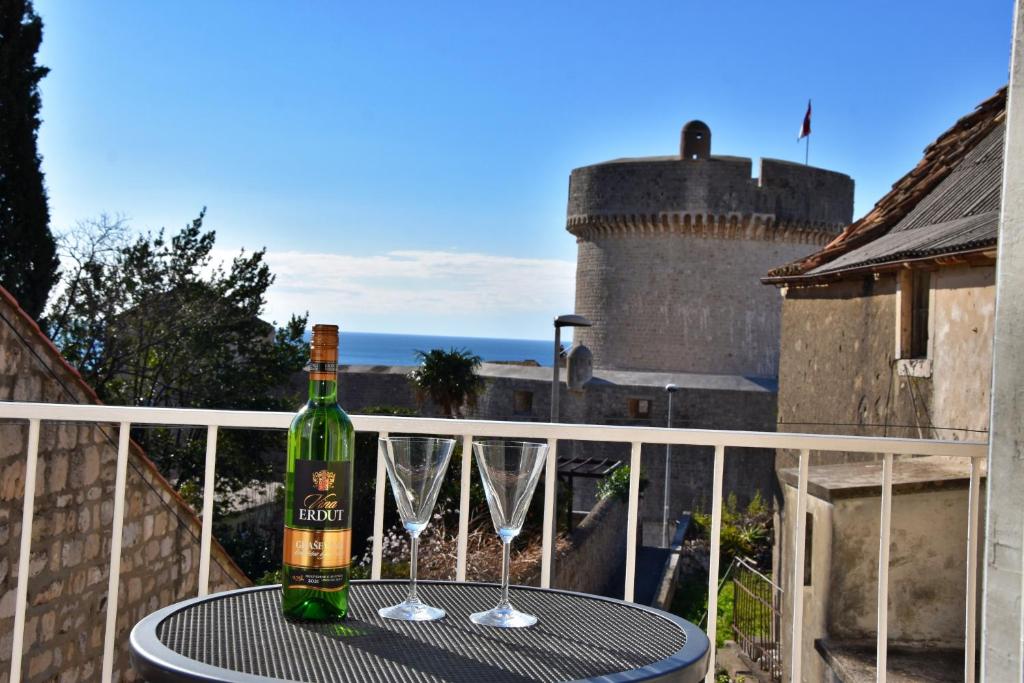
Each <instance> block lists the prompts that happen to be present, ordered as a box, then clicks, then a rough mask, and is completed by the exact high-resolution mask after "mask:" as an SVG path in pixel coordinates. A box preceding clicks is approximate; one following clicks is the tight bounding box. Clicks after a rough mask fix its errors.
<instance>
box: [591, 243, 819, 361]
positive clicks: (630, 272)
mask: <svg viewBox="0 0 1024 683" xmlns="http://www.w3.org/2000/svg"><path fill="white" fill-rule="evenodd" d="M814 249H815V247H814V245H812V244H805V243H801V242H785V241H774V240H743V239H724V238H711V237H707V238H705V237H690V236H685V237H684V236H679V235H665V234H657V233H655V234H637V235H632V236H628V237H623V236H620V235H610V236H600V237H593V238H591V239H587V240H581V241H580V242H579V245H578V254H577V257H576V308H575V312H576V313H578V314H580V315H582V316H585V317H586V318H588V319H589V320H590V321H591V322H593V323H594V326H593V327H589V328H579V329H578V330H577V331H576V333H575V334H576V337H577V338H578V340H579V342H580V343H582V344H585V345H586V346H588V347H589V348H590V350H591V351H592V352H593V354H594V365H595V366H597V367H606V368H615V369H626V370H654V371H659V370H660V371H676V372H700V373H715V374H741V375H753V376H758V377H775V376H776V375H777V374H778V363H779V317H780V312H781V308H782V299H781V297H780V296H779V295H778V292H777V291H774V290H773V289H772V288H769V287H765V286H763V285H762V284H761V281H760V278H761V277H762V276H763V275H764V274H765V273H766V272H768V270H770V269H771V268H773V267H775V266H777V265H779V264H780V263H788V262H790V261H793V260H795V259H797V258H801V257H803V256H806V255H807V254H808V253H810V252H811V251H814Z"/></svg>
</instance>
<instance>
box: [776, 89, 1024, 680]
mask: <svg viewBox="0 0 1024 683" xmlns="http://www.w3.org/2000/svg"><path fill="white" fill-rule="evenodd" d="M1005 104H1006V91H1005V90H1002V91H1000V92H998V93H996V95H994V96H993V97H991V98H989V99H988V100H986V101H984V102H982V103H981V104H980V105H978V107H977V108H976V109H975V110H974V111H973V112H972V113H971V114H969V115H968V116H965V117H964V118H962V119H960V120H959V121H957V122H956V124H955V125H954V126H953V127H952V128H950V129H949V130H948V131H946V132H945V133H943V134H942V135H941V136H939V138H938V139H937V140H936V141H935V142H934V143H932V144H931V145H930V146H929V147H928V148H927V149H926V150H925V153H924V157H923V158H922V160H921V161H920V163H918V165H917V167H915V168H914V169H913V170H912V171H910V172H909V173H908V174H907V175H905V176H904V177H903V178H902V179H900V180H899V181H898V182H896V184H895V185H893V188H892V190H891V191H890V192H889V193H888V194H887V195H885V196H884V197H883V198H882V199H881V200H879V202H878V203H877V204H876V205H875V207H874V208H873V209H872V210H871V211H870V212H869V213H868V214H867V215H866V216H864V217H863V218H862V219H860V220H858V221H857V222H856V223H853V224H852V225H850V226H849V227H848V228H846V229H845V230H844V231H843V232H842V234H841V235H840V236H839V237H837V238H836V239H835V240H833V241H832V242H831V243H830V244H829V245H828V246H827V247H826V248H825V249H822V250H820V251H819V252H817V253H815V254H812V255H811V256H809V257H807V258H804V259H801V260H799V261H795V262H793V263H790V264H789V265H786V266H783V267H780V268H777V269H776V270H774V271H772V272H771V273H769V275H768V276H767V277H765V278H764V281H765V282H766V283H768V284H771V285H775V286H776V287H778V288H779V290H780V291H781V294H782V297H781V299H782V346H781V348H782V353H781V360H780V364H779V394H778V425H779V430H780V431H799V432H817V433H829V434H856V435H867V436H899V437H905V438H929V439H952V440H965V439H971V440H976V441H985V440H986V439H987V436H988V426H989V405H990V395H989V392H990V386H991V382H992V341H993V338H992V331H993V328H994V314H995V257H996V236H997V229H998V222H999V206H1000V197H1001V192H1002V172H1003V148H1004V136H1005V115H1006V111H1005ZM826 457H827V458H828V460H827V463H828V464H826ZM869 460H871V458H867V457H865V456H863V455H861V454H855V453H851V454H844V455H841V456H840V457H839V460H838V461H837V458H836V454H830V455H829V456H822V455H818V454H812V459H811V465H812V467H811V469H810V474H809V479H808V491H809V493H810V494H811V495H810V499H809V502H808V526H809V528H811V529H813V531H812V533H811V534H810V535H809V538H810V539H811V540H810V543H809V545H808V547H807V551H806V552H807V558H808V563H807V566H806V567H805V568H804V585H805V588H804V591H805V597H804V600H805V603H804V604H805V613H804V634H805V635H804V638H805V642H804V649H803V652H804V663H803V666H804V668H803V670H804V672H805V676H807V677H808V678H809V679H811V680H826V678H827V676H829V675H834V676H836V677H838V678H839V679H841V680H848V679H847V678H846V676H847V675H848V674H849V672H850V671H853V670H856V669H857V668H863V667H869V668H870V667H873V662H874V652H873V649H870V652H869V653H867V655H866V656H865V653H864V652H863V651H862V648H861V649H859V643H862V642H863V641H865V640H870V639H873V638H874V637H875V636H874V632H875V615H876V602H875V601H876V592H875V591H876V586H877V577H878V567H877V556H876V554H875V552H864V549H865V547H870V546H874V548H875V549H876V550H877V544H878V538H879V501H880V491H881V489H880V481H881V475H880V465H879V464H878V463H877V462H865V461H869ZM844 461H845V462H844ZM795 464H796V459H795V455H794V454H792V453H780V454H779V455H778V457H777V466H778V467H779V478H780V480H781V482H782V494H783V500H784V503H785V505H784V507H783V509H784V510H788V509H793V507H794V505H795V503H794V501H795V486H796V477H795V473H794V470H793V467H794V466H795ZM893 477H894V478H893V482H894V488H893V502H892V509H893V517H892V538H893V542H892V556H891V558H890V582H891V583H892V584H893V585H900V586H909V587H910V588H909V589H907V590H901V591H898V592H891V593H890V595H889V637H890V642H891V643H892V647H894V648H895V647H898V648H899V653H900V654H899V655H897V656H896V657H895V659H896V661H895V662H894V661H893V660H892V659H891V660H890V664H891V666H901V665H902V666H907V667H910V668H915V667H917V668H920V670H921V671H922V672H923V671H926V670H928V669H927V666H937V667H938V669H942V668H943V667H945V668H946V669H947V670H952V671H954V672H956V671H957V668H956V666H955V665H950V662H956V661H957V660H958V659H959V661H961V662H962V658H963V631H964V623H965V622H964V609H963V604H964V602H963V601H964V598H965V593H964V591H965V589H964V576H965V573H966V558H965V557H964V555H965V553H964V552H963V548H964V547H966V537H967V518H966V511H967V486H968V477H969V468H968V466H967V464H966V463H963V464H961V465H955V464H950V463H948V462H945V463H937V462H934V461H933V460H932V459H931V458H904V459H897V462H896V463H895V465H894V475H893ZM793 524H794V521H793V520H792V519H785V520H784V524H783V525H782V527H781V529H782V535H781V538H778V539H777V541H778V543H777V545H778V552H777V558H778V559H780V560H781V561H782V566H781V570H779V567H778V563H776V568H777V571H780V574H779V575H780V577H781V581H782V583H781V585H782V586H791V585H792V583H791V581H792V573H793V567H792V566H790V563H787V560H788V558H790V557H792V552H793V539H792V534H793ZM981 546H982V547H983V546H984V544H983V543H982V544H981ZM790 618H791V617H789V616H787V619H786V622H788V621H789V619H790ZM790 633H791V629H790V628H789V627H788V626H787V625H786V624H784V626H783V629H782V634H783V651H788V648H789V644H788V643H786V639H787V638H788V637H789V634H790ZM858 653H859V654H858ZM915 653H917V654H915ZM917 655H919V656H917ZM899 658H902V660H900V659H899ZM900 661H902V664H901V663H900ZM961 666H962V664H961ZM830 672H831V673H830ZM958 673H959V672H958ZM829 680H831V679H829ZM914 680H918V679H914ZM929 680H933V679H929ZM942 680H945V679H942Z"/></svg>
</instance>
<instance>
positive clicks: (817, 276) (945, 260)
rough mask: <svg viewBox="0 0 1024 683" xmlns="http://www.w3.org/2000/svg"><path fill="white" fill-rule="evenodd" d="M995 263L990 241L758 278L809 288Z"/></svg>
mask: <svg viewBox="0 0 1024 683" xmlns="http://www.w3.org/2000/svg"><path fill="white" fill-rule="evenodd" d="M995 259H996V243H995V241H994V240H993V241H992V242H990V243H985V244H981V245H977V246H974V247H971V248H969V249H961V250H957V251H950V252H943V253H941V254H927V255H922V256H919V257H914V258H899V259H895V260H892V261H882V262H878V263H865V264H860V265H855V266H850V267H848V268H841V269H839V270H833V271H827V272H824V273H814V274H807V273H803V274H795V275H775V276H765V277H763V278H761V284H764V285H775V286H777V287H784V286H788V287H810V286H815V285H822V284H828V283H830V282H836V281H838V280H845V279H847V278H850V277H854V276H859V275H867V274H870V273H883V272H889V271H893V270H901V269H903V268H921V267H927V266H948V265H956V264H960V263H967V264H971V265H989V264H990V263H995Z"/></svg>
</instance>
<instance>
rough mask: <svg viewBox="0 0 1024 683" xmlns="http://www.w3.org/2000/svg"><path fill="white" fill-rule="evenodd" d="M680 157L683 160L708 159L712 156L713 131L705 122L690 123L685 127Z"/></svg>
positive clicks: (680, 143)
mask: <svg viewBox="0 0 1024 683" xmlns="http://www.w3.org/2000/svg"><path fill="white" fill-rule="evenodd" d="M680 137H681V140H680V142H679V156H680V157H682V158H683V159H688V160H695V159H707V158H708V157H710V156H711V129H710V128H708V124H706V123H704V122H703V121H690V122H689V123H687V124H686V125H685V126H683V134H682V135H681V136H680Z"/></svg>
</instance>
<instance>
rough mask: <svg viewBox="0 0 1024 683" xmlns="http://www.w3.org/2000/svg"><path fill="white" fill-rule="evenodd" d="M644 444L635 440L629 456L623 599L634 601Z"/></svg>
mask: <svg viewBox="0 0 1024 683" xmlns="http://www.w3.org/2000/svg"><path fill="white" fill-rule="evenodd" d="M642 446H643V444H642V443H641V442H639V441H634V442H633V448H632V451H631V452H630V456H629V500H628V503H627V507H626V585H625V587H624V590H623V596H622V599H623V600H626V601H627V602H632V601H633V592H634V587H635V583H636V542H637V538H636V530H637V520H638V517H639V509H640V449H641V447H642Z"/></svg>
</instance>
